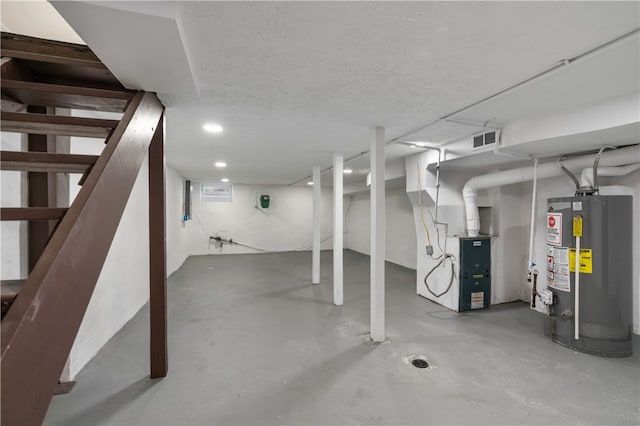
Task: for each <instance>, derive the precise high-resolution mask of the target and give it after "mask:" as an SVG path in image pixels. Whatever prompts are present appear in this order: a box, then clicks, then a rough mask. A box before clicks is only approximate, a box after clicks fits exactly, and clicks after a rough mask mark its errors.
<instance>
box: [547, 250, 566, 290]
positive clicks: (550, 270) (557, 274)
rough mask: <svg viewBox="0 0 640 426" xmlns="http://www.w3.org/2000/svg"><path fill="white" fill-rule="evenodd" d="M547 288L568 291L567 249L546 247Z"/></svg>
mask: <svg viewBox="0 0 640 426" xmlns="http://www.w3.org/2000/svg"><path fill="white" fill-rule="evenodd" d="M547 286H548V287H551V288H555V289H556V290H560V291H570V281H569V248H568V247H553V246H547Z"/></svg>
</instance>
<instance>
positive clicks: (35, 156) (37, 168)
mask: <svg viewBox="0 0 640 426" xmlns="http://www.w3.org/2000/svg"><path fill="white" fill-rule="evenodd" d="M97 160H98V156H97V155H80V154H50V153H47V152H20V151H0V169H2V170H18V171H29V172H57V173H84V172H85V170H86V169H87V167H89V166H91V165H93V164H95V162H96V161H97ZM34 207H38V206H34ZM40 207H45V206H40Z"/></svg>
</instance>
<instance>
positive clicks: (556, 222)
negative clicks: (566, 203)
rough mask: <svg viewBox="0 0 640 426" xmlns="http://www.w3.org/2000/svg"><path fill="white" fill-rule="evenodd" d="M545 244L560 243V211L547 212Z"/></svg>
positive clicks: (558, 244)
mask: <svg viewBox="0 0 640 426" xmlns="http://www.w3.org/2000/svg"><path fill="white" fill-rule="evenodd" d="M547 244H551V245H552V246H561V245H562V213H547Z"/></svg>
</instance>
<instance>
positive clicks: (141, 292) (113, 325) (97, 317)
mask: <svg viewBox="0 0 640 426" xmlns="http://www.w3.org/2000/svg"><path fill="white" fill-rule="evenodd" d="M71 114H72V115H73V116H82V117H95V118H110V119H119V117H120V114H113V113H101V112H93V111H84V110H83V111H80V110H73V111H72V112H71ZM103 148H104V140H102V139H96V138H81V137H72V138H71V148H70V149H71V153H73V154H94V155H98V154H100V153H101V152H102V150H103ZM79 179H80V175H78V174H72V175H70V178H69V186H70V188H69V194H70V199H71V200H72V201H73V199H75V196H76V195H77V194H78V192H79V190H80V186H78V184H77V182H78V180H79ZM148 299H149V182H148V161H147V159H145V162H144V163H143V164H142V166H141V168H140V172H139V174H138V177H137V179H136V182H135V185H134V187H133V190H132V192H131V195H130V197H129V201H128V202H127V205H126V207H125V210H124V213H123V215H122V218H121V220H120V224H119V225H118V229H117V231H116V234H115V237H114V239H113V242H112V244H111V248H110V250H109V253H108V255H107V258H106V260H105V263H104V266H103V267H102V271H101V272H100V277H99V278H98V282H97V284H96V288H95V291H94V293H93V296H92V297H91V301H90V303H89V306H88V308H87V311H86V313H85V315H84V319H83V321H82V325H81V326H80V330H79V331H78V335H77V337H76V340H75V343H74V345H73V348H72V349H71V354H70V355H69V369H68V373H69V377H65V379H70V380H73V378H74V377H75V376H76V374H77V373H78V372H80V370H82V368H83V367H84V366H85V365H86V364H87V363H88V362H89V361H90V360H91V359H92V358H93V357H94V356H95V355H96V354H97V353H98V351H99V350H100V348H102V346H104V344H106V343H107V342H108V341H109V339H111V337H113V335H115V334H116V333H117V332H118V331H119V330H120V329H121V328H122V326H124V324H126V323H127V322H128V321H129V320H130V319H131V318H133V316H134V315H135V314H136V313H137V312H138V311H139V310H140V308H141V307H142V306H143V305H144V304H145V303H146V302H147V300H148Z"/></svg>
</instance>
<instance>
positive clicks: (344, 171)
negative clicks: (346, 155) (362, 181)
mask: <svg viewBox="0 0 640 426" xmlns="http://www.w3.org/2000/svg"><path fill="white" fill-rule="evenodd" d="M342 172H343V173H344V174H345V175H348V174H351V173H353V170H351V169H344V170H343V171H342Z"/></svg>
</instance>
